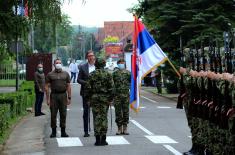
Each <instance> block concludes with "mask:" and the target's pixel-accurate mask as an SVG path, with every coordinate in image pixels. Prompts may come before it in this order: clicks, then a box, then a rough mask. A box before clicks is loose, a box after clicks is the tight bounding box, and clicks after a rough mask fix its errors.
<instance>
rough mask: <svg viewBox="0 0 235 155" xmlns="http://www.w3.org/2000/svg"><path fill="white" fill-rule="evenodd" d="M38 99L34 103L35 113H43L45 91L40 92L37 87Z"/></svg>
mask: <svg viewBox="0 0 235 155" xmlns="http://www.w3.org/2000/svg"><path fill="white" fill-rule="evenodd" d="M35 95H36V101H35V105H34V111H35V115H39V114H41V113H42V111H41V109H42V102H43V98H44V92H40V91H39V90H37V89H35Z"/></svg>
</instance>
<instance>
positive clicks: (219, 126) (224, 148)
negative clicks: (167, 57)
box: [177, 46, 235, 155]
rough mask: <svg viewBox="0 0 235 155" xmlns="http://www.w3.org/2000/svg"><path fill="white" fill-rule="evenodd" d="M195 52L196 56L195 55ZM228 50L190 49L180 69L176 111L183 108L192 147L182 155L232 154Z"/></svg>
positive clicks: (232, 79) (233, 104) (233, 81)
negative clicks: (185, 64)
mask: <svg viewBox="0 0 235 155" xmlns="http://www.w3.org/2000/svg"><path fill="white" fill-rule="evenodd" d="M194 53H195V54H194ZM231 53H232V52H231V49H225V52H224V55H222V54H221V53H220V48H215V47H213V46H210V47H209V50H208V51H204V48H203V47H202V48H201V49H200V50H198V49H196V48H195V49H194V51H193V50H192V49H190V52H189V55H188V57H187V61H186V63H187V64H188V65H189V66H187V67H186V66H184V64H182V66H183V67H181V68H180V73H181V78H180V80H179V97H178V103H177V108H184V109H185V112H186V117H187V121H188V126H189V128H190V129H191V133H192V148H191V150H189V151H188V152H185V153H184V155H194V154H196V155H203V154H207V155H211V154H213V155H235V98H234V95H235V75H233V73H232V72H233V67H232V66H233V61H232V54H231Z"/></svg>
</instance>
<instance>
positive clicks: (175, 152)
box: [163, 145, 182, 155]
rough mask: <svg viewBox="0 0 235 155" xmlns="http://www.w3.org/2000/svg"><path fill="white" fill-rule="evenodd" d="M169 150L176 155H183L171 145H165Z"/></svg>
mask: <svg viewBox="0 0 235 155" xmlns="http://www.w3.org/2000/svg"><path fill="white" fill-rule="evenodd" d="M163 146H164V147H165V148H166V149H167V150H169V151H171V152H172V153H173V154H174V155H182V153H180V152H179V151H177V150H176V149H174V148H173V147H172V146H170V145H163Z"/></svg>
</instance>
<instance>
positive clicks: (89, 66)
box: [77, 50, 95, 137]
mask: <svg viewBox="0 0 235 155" xmlns="http://www.w3.org/2000/svg"><path fill="white" fill-rule="evenodd" d="M86 58H87V60H88V62H87V63H85V64H83V65H81V66H80V67H79V74H78V79H77V82H78V83H79V84H81V90H80V95H81V96H82V100H83V125H84V133H85V134H84V137H89V136H90V135H89V127H90V106H89V104H88V103H87V98H86V97H85V94H84V93H85V85H86V82H87V79H88V76H89V74H90V73H91V72H93V71H94V70H95V55H94V52H93V51H92V50H89V51H88V52H87V53H86Z"/></svg>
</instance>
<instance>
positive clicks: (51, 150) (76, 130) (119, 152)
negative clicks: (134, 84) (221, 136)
mask: <svg viewBox="0 0 235 155" xmlns="http://www.w3.org/2000/svg"><path fill="white" fill-rule="evenodd" d="M79 89H80V85H79V84H72V104H71V105H70V106H68V109H67V110H68V117H67V133H68V134H69V135H70V137H69V138H60V131H57V132H58V134H57V138H53V139H51V138H49V137H50V133H51V130H50V120H48V122H47V124H46V127H45V131H44V132H45V139H44V142H45V147H46V150H45V152H46V154H48V155H64V154H66V155H73V154H74V155H75V154H76V155H90V154H95V155H110V154H112V155H126V154H128V155H174V154H175V155H179V154H181V153H182V152H185V151H188V150H189V149H190V147H191V139H190V136H191V134H190V131H189V128H188V126H187V122H186V117H185V113H184V110H179V109H176V108H175V107H176V102H174V101H171V100H169V99H166V98H163V97H159V96H156V95H153V94H151V93H147V92H142V93H141V95H142V97H141V110H140V111H139V112H138V113H135V112H133V111H132V110H131V112H130V122H129V133H130V135H125V136H116V135H115V133H116V131H117V127H116V124H115V116H114V108H112V115H113V116H112V122H113V123H112V128H111V119H110V118H111V116H110V112H109V129H108V135H107V136H108V138H107V141H108V143H109V145H108V146H94V142H95V137H94V136H93V135H94V132H93V126H92V122H93V121H92V119H91V133H90V134H91V136H90V137H88V138H84V137H83V134H84V133H83V122H82V100H81V97H80V95H79ZM91 118H92V115H91ZM58 126H59V125H58ZM58 129H59V128H58Z"/></svg>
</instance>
